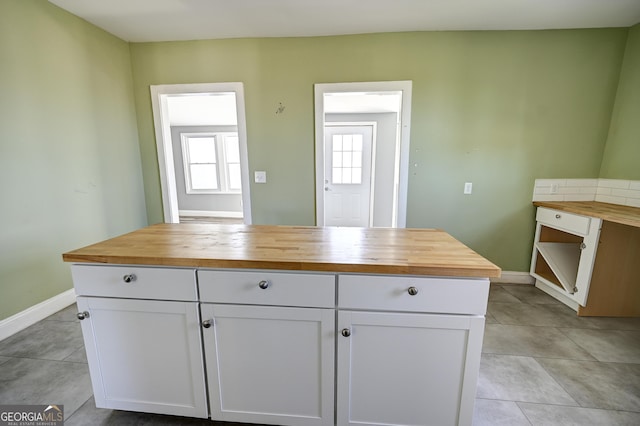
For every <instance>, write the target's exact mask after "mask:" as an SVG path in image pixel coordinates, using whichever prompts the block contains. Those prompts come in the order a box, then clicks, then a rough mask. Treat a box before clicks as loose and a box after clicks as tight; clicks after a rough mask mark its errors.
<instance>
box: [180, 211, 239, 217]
mask: <svg viewBox="0 0 640 426" xmlns="http://www.w3.org/2000/svg"><path fill="white" fill-rule="evenodd" d="M178 214H179V215H180V216H193V217H231V218H238V219H242V212H227V211H213V210H180V211H179V212H178Z"/></svg>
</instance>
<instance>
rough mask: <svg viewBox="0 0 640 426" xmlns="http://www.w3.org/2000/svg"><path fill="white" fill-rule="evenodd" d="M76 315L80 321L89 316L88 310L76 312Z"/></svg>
mask: <svg viewBox="0 0 640 426" xmlns="http://www.w3.org/2000/svg"><path fill="white" fill-rule="evenodd" d="M76 317H77V318H78V319H79V320H80V321H82V320H83V319H85V318H89V312H87V311H84V312H78V314H77V315H76Z"/></svg>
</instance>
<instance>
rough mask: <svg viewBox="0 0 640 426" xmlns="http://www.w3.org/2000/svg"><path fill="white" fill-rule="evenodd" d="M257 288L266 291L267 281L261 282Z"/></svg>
mask: <svg viewBox="0 0 640 426" xmlns="http://www.w3.org/2000/svg"><path fill="white" fill-rule="evenodd" d="M258 287H260V288H261V289H263V290H266V289H268V288H269V281H267V280H262V281H260V282H259V283H258Z"/></svg>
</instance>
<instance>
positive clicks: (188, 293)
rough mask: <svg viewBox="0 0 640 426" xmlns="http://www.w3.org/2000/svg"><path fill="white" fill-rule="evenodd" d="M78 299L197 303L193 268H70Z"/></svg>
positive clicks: (76, 265) (73, 266)
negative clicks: (98, 297)
mask: <svg viewBox="0 0 640 426" xmlns="http://www.w3.org/2000/svg"><path fill="white" fill-rule="evenodd" d="M71 275H72V276H73V285H74V287H75V290H76V294H77V295H78V296H100V297H118V298H127V299H156V300H183V301H197V300H198V294H197V292H196V277H195V271H194V270H193V269H173V268H147V267H140V266H102V265H100V266H97V265H80V264H75V265H71Z"/></svg>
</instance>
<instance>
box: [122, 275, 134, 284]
mask: <svg viewBox="0 0 640 426" xmlns="http://www.w3.org/2000/svg"><path fill="white" fill-rule="evenodd" d="M135 280H136V274H127V275H125V276H124V277H122V281H124V282H125V283H132V282H134V281H135Z"/></svg>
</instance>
